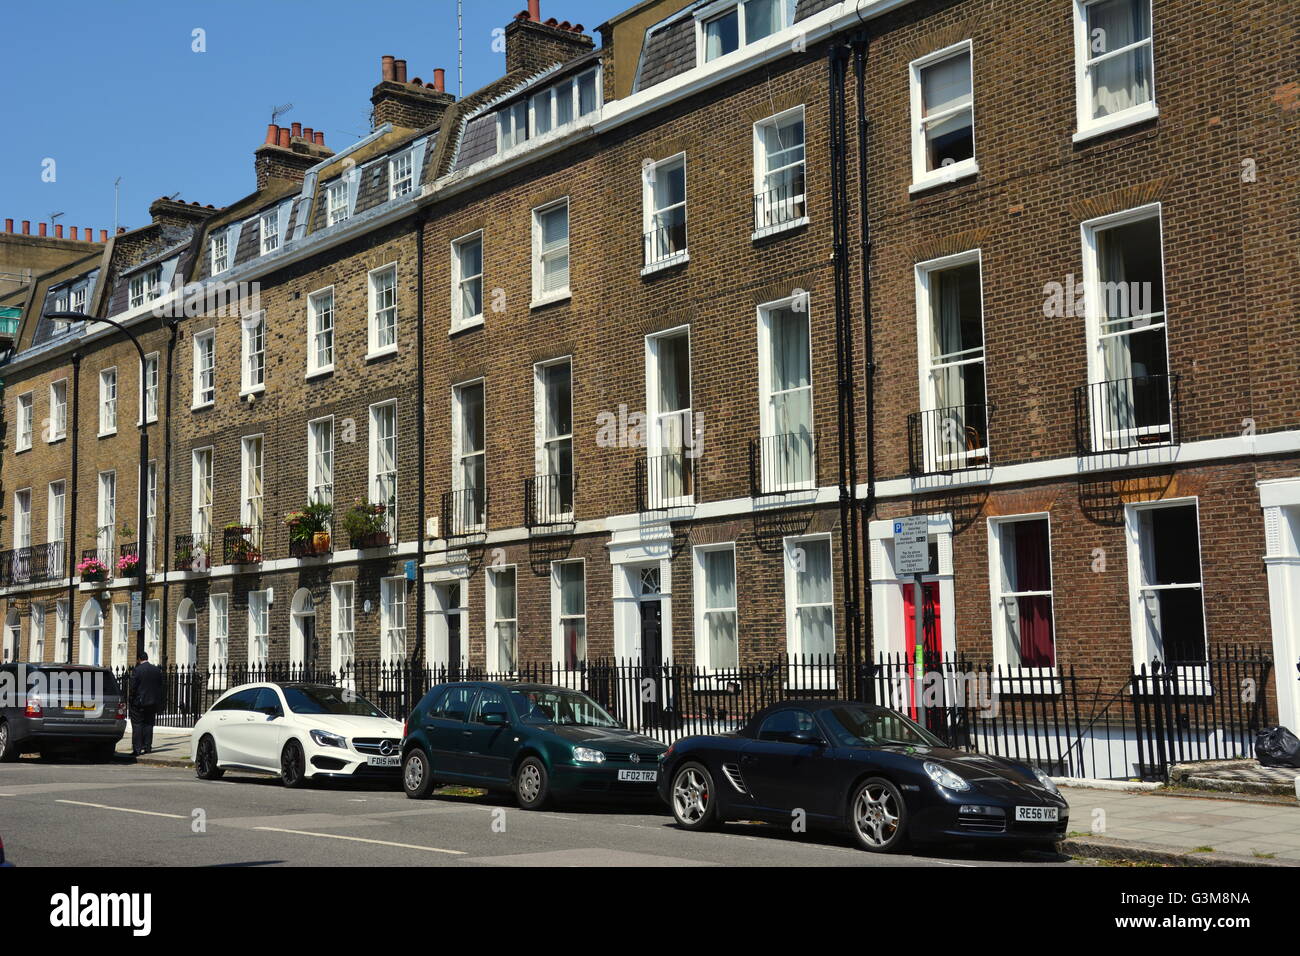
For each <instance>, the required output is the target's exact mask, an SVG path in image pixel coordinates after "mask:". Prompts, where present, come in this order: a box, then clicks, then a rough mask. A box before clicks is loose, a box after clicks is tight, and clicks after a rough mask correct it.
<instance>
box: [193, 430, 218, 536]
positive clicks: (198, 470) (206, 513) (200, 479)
mask: <svg viewBox="0 0 1300 956" xmlns="http://www.w3.org/2000/svg"><path fill="white" fill-rule="evenodd" d="M204 461H206V462H207V470H206V474H205V473H204V469H203V468H202V466H201V462H204ZM204 485H206V491H207V494H206V495H200V494H199V493H198V492H199V491H200V489H201V488H203V487H204ZM215 485H216V470H215V467H214V455H213V450H212V446H211V445H207V446H205V447H203V448H195V449H193V450H192V451H191V452H190V533H191V534H193V535H210V534H212V533H213V507H214V500H215ZM204 498H206V504H205V503H203V500H204ZM205 519H206V520H205Z"/></svg>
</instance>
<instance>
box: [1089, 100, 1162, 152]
mask: <svg viewBox="0 0 1300 956" xmlns="http://www.w3.org/2000/svg"><path fill="white" fill-rule="evenodd" d="M1159 115H1160V109H1159V108H1158V107H1157V106H1156V104H1155V103H1143V104H1142V105H1141V106H1133V107H1130V108H1129V109H1126V110H1124V111H1123V112H1121V113H1115V114H1113V115H1111V116H1107V117H1106V118H1105V119H1103V120H1095V121H1094V122H1091V123H1088V124H1087V125H1086V126H1080V127H1079V131H1078V132H1077V133H1075V134H1074V136H1073V137H1072V139H1073V141H1074V142H1076V143H1082V142H1084V141H1085V140H1089V139H1092V138H1094V137H1096V136H1105V135H1106V134H1107V133H1113V132H1115V130H1117V129H1124V128H1125V127H1126V126H1134V125H1136V124H1137V123H1145V122H1146V121H1147V120H1151V119H1155V118H1156V117H1157V116H1159Z"/></svg>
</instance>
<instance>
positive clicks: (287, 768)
mask: <svg viewBox="0 0 1300 956" xmlns="http://www.w3.org/2000/svg"><path fill="white" fill-rule="evenodd" d="M280 782H281V783H283V784H284V785H285V786H286V787H288V788H289V789H290V790H301V789H302V788H303V787H305V786H307V760H306V758H305V757H304V756H303V752H302V744H300V743H298V741H296V740H290V741H289V742H288V743H287V744H285V745H284V749H283V750H281V751H280Z"/></svg>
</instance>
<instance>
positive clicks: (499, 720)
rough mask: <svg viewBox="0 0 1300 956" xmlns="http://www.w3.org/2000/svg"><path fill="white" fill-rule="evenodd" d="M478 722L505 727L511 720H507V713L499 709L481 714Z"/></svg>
mask: <svg viewBox="0 0 1300 956" xmlns="http://www.w3.org/2000/svg"><path fill="white" fill-rule="evenodd" d="M478 722H479V723H480V724H487V725H488V726H490V727H504V726H505V725H506V724H508V723H509V721H508V720H506V715H505V714H503V713H500V712H499V711H498V712H491V711H490V712H488V713H483V714H479V715H478Z"/></svg>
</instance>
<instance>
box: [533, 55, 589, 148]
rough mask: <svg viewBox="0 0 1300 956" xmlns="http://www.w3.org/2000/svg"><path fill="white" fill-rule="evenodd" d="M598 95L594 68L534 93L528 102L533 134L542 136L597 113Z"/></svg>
mask: <svg viewBox="0 0 1300 956" xmlns="http://www.w3.org/2000/svg"><path fill="white" fill-rule="evenodd" d="M596 92H597V88H596V71H595V70H594V69H593V70H587V71H586V72H585V73H580V74H578V75H577V76H571V77H569V78H568V79H566V80H561V81H560V82H559V83H556V84H555V85H553V86H548V87H547V88H546V89H544V90H542V91H541V92H539V93H534V94H533V95H532V96H531V97H529V101H528V102H529V109H530V112H531V113H532V123H533V125H532V130H533V135H534V136H542V135H544V134H546V133H549V132H550V131H551V130H553V129H558V128H560V127H561V126H567V125H568V124H569V123H572V122H573V121H574V119H575V118H578V117H582V116H586V115H587V114H588V113H591V112H594V111H595V109H596V106H597V96H596Z"/></svg>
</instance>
